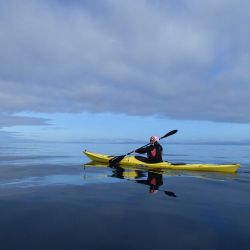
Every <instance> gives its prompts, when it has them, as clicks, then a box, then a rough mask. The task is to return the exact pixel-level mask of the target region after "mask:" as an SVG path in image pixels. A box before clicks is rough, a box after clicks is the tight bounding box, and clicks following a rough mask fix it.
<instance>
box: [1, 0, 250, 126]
mask: <svg viewBox="0 0 250 250" xmlns="http://www.w3.org/2000/svg"><path fill="white" fill-rule="evenodd" d="M249 13H250V3H249V1H245V0H243V1H241V2H240V3H239V2H237V1H232V0H227V1H226V0H217V1H213V0H212V1H196V0H182V1H178V3H177V2H173V1H161V0H156V1H147V0H138V1H132V0H128V1H122V0H121V1H119V0H103V1H90V0H89V1H84V0H82V1H80V0H79V1H76V0H74V1H59V0H58V1H51V0H44V1H38V0H23V1H17V0H16V1H15V0H9V1H1V3H0V31H1V32H0V55H1V56H0V114H1V113H2V114H3V113H6V112H8V113H17V112H26V111H28V112H44V113H48V112H84V111H87V112H112V113H125V114H128V115H158V116H163V117H170V118H173V119H195V120H210V121H222V122H236V123H249V122H250V116H249V113H250V108H249V107H250V98H249V96H250V84H249V80H250V73H249V68H250V43H249V41H250V31H249V27H248V24H249V23H250V15H249ZM35 122H37V120H36V121H35ZM38 122H42V123H43V121H38ZM2 123H3V122H2ZM0 126H1V124H0Z"/></svg>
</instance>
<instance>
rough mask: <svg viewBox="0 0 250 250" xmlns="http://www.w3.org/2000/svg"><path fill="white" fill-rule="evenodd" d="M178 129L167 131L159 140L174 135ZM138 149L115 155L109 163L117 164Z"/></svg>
mask: <svg viewBox="0 0 250 250" xmlns="http://www.w3.org/2000/svg"><path fill="white" fill-rule="evenodd" d="M177 131H178V130H177V129H175V130H171V131H169V132H168V133H166V134H165V135H164V136H162V137H160V138H159V140H161V139H163V138H166V137H168V136H170V135H173V134H175V133H177ZM149 145H150V143H148V144H146V145H144V146H142V147H140V148H138V149H141V148H144V147H147V146H149ZM138 149H136V150H138ZM136 150H133V151H131V152H129V153H127V154H125V155H120V156H115V157H113V158H112V159H110V160H109V163H110V164H117V163H119V162H120V161H121V160H122V159H123V158H124V157H125V156H127V155H130V154H132V153H134V152H135V151H136Z"/></svg>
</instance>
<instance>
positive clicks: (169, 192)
mask: <svg viewBox="0 0 250 250" xmlns="http://www.w3.org/2000/svg"><path fill="white" fill-rule="evenodd" d="M164 193H165V194H166V195H168V196H170V197H177V196H176V194H175V193H174V192H171V191H164Z"/></svg>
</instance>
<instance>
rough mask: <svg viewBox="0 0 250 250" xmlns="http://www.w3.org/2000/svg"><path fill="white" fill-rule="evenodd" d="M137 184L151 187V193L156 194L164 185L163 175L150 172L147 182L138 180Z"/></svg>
mask: <svg viewBox="0 0 250 250" xmlns="http://www.w3.org/2000/svg"><path fill="white" fill-rule="evenodd" d="M136 182H137V183H140V184H145V185H148V186H149V193H151V194H156V193H157V192H158V190H159V187H160V186H161V185H162V184H163V178H162V174H158V173H153V172H148V178H147V180H137V181H136Z"/></svg>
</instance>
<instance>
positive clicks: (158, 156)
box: [135, 135, 163, 163]
mask: <svg viewBox="0 0 250 250" xmlns="http://www.w3.org/2000/svg"><path fill="white" fill-rule="evenodd" d="M162 150H163V149H162V146H161V144H160V143H159V138H158V137H157V136H154V135H153V136H151V137H150V145H148V146H146V147H142V148H138V149H136V150H135V153H138V154H145V153H147V158H148V160H149V162H152V163H157V162H162Z"/></svg>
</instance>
